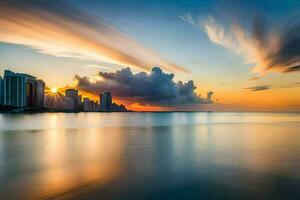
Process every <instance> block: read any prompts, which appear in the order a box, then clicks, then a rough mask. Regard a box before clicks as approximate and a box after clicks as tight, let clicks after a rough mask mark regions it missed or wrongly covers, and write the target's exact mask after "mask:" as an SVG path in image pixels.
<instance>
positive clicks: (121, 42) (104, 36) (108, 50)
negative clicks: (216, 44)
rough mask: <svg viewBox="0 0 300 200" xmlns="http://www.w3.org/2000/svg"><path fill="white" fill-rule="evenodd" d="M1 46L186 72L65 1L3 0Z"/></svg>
mask: <svg viewBox="0 0 300 200" xmlns="http://www.w3.org/2000/svg"><path fill="white" fill-rule="evenodd" d="M0 42H7V43H13V44H20V45H25V46H28V47H31V48H33V49H36V50H37V51H39V52H42V53H45V54H51V55H55V56H62V57H75V58H79V59H87V60H93V61H99V62H101V63H100V64H107V66H109V65H111V64H113V65H115V64H117V65H122V66H133V67H136V68H142V69H144V70H149V68H148V67H147V66H154V65H157V66H164V68H165V69H168V70H170V71H181V72H183V71H184V72H187V70H186V69H185V68H183V67H181V66H179V65H177V64H175V63H172V62H169V61H167V60H165V59H163V58H161V56H160V55H159V54H158V53H156V52H154V51H152V50H149V49H147V48H145V47H144V46H142V45H141V44H139V43H138V42H136V41H135V40H133V39H132V38H130V37H129V36H127V35H125V34H124V33H122V32H120V31H118V30H116V29H115V28H113V27H112V26H110V25H108V24H106V23H104V22H103V21H101V20H100V19H99V18H95V17H93V16H91V15H89V14H88V13H86V12H84V11H83V10H81V9H77V8H75V7H74V6H72V5H70V4H68V3H66V1H64V2H63V1H50V0H44V1H40V0H30V1H25V0H22V1H20V0H1V1H0Z"/></svg>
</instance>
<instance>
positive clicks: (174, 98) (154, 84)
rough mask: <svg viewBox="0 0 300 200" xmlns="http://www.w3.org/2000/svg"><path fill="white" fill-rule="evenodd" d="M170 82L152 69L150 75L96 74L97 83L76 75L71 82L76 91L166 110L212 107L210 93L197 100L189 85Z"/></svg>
mask: <svg viewBox="0 0 300 200" xmlns="http://www.w3.org/2000/svg"><path fill="white" fill-rule="evenodd" d="M99 78H100V79H99ZM173 78H174V74H167V73H164V72H163V71H162V70H161V69H160V68H159V67H154V68H152V69H151V72H150V73H145V72H139V73H133V72H132V71H131V70H130V68H124V69H121V70H118V71H116V72H100V73H99V77H98V80H97V81H90V80H89V78H88V77H80V76H78V75H77V76H76V77H75V80H76V81H77V88H78V89H80V90H83V91H86V92H89V93H92V94H95V95H98V94H99V93H100V92H103V91H110V92H112V94H113V95H114V96H115V97H117V98H121V99H127V100H131V101H135V102H139V103H141V104H150V105H160V106H168V105H179V104H192V103H212V99H211V97H212V94H213V92H209V93H208V94H207V98H201V97H200V96H198V95H197V94H196V92H195V90H196V86H195V85H194V82H193V81H188V82H186V83H183V82H181V81H178V82H175V81H174V80H173Z"/></svg>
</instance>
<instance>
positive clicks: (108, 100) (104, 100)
mask: <svg viewBox="0 0 300 200" xmlns="http://www.w3.org/2000/svg"><path fill="white" fill-rule="evenodd" d="M111 104H112V95H111V93H110V92H102V93H101V94H100V109H101V111H108V112H110V111H111Z"/></svg>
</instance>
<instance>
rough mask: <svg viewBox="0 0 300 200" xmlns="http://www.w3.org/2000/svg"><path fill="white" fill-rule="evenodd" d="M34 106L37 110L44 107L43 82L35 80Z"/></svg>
mask: <svg viewBox="0 0 300 200" xmlns="http://www.w3.org/2000/svg"><path fill="white" fill-rule="evenodd" d="M35 91H36V93H35V95H36V106H37V107H38V108H44V107H45V82H44V81H42V80H37V81H36V83H35Z"/></svg>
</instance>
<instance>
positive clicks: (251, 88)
mask: <svg viewBox="0 0 300 200" xmlns="http://www.w3.org/2000/svg"><path fill="white" fill-rule="evenodd" d="M271 87H272V85H258V86H254V87H247V88H244V89H247V90H250V91H252V92H257V91H262V90H269V89H271Z"/></svg>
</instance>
